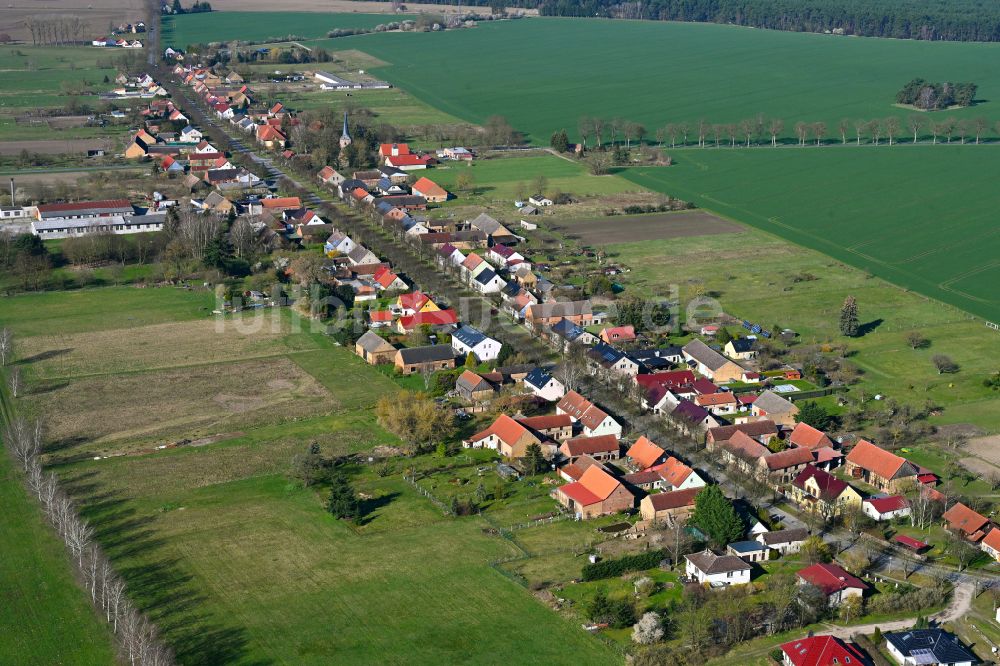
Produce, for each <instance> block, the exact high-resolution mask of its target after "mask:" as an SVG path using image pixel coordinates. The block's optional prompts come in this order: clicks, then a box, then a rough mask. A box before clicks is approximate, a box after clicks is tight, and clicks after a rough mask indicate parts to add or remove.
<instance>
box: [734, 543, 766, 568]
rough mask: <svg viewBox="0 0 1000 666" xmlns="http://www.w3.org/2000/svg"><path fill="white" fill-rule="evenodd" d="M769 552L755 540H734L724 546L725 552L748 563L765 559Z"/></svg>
mask: <svg viewBox="0 0 1000 666" xmlns="http://www.w3.org/2000/svg"><path fill="white" fill-rule="evenodd" d="M769 553H770V551H769V550H768V549H767V548H765V547H764V546H763V545H761V544H760V543H758V542H756V541H734V542H733V543H731V544H729V545H728V546H726V554H728V555H735V556H736V557H738V558H740V559H741V560H743V561H744V562H747V563H749V564H753V563H754V562H765V561H767V558H768V554H769Z"/></svg>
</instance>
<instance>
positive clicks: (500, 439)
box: [462, 414, 555, 458]
mask: <svg viewBox="0 0 1000 666" xmlns="http://www.w3.org/2000/svg"><path fill="white" fill-rule="evenodd" d="M542 443H543V442H542V440H541V439H540V438H539V437H537V436H536V435H535V434H534V433H533V432H532V431H531V430H530V429H528V428H526V427H525V426H523V425H522V424H520V423H518V422H517V421H516V420H514V419H513V418H511V417H509V416H507V415H506V414H501V415H500V416H498V417H497V420H496V421H494V422H493V424H492V425H490V427H489V428H487V429H486V430H483V431H481V432H478V433H476V434H475V435H473V436H472V437H470V438H469V439H467V440H465V441H464V442H462V445H463V446H464V447H465V448H473V449H483V448H485V449H492V450H494V451H496V452H498V453H499V454H500V455H502V456H504V457H507V458H523V457H524V455H525V453H526V452H527V449H528V447H529V446H530V445H532V444H538V445H540V446H541V445H542ZM546 449H547V450H548V452H549V453H550V454H551V452H553V451H554V450H555V447H554V446H553V445H552V444H551V443H549V444H547V445H546V446H545V447H543V449H542V451H543V452H545V451H546Z"/></svg>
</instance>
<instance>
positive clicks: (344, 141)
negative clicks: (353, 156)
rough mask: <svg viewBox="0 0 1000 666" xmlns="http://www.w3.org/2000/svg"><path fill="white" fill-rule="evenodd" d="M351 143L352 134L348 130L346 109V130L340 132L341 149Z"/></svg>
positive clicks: (345, 112)
mask: <svg viewBox="0 0 1000 666" xmlns="http://www.w3.org/2000/svg"><path fill="white" fill-rule="evenodd" d="M349 145H351V135H350V133H349V132H348V131H347V111H344V131H343V132H341V133H340V149H341V150H343V149H344V148H347V147H348V146H349Z"/></svg>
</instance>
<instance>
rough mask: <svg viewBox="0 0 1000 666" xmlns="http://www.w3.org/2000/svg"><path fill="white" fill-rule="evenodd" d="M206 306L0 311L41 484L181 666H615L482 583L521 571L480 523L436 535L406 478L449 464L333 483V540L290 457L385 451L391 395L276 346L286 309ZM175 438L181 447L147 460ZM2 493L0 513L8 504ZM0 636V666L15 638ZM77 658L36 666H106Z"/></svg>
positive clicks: (596, 646)
mask: <svg viewBox="0 0 1000 666" xmlns="http://www.w3.org/2000/svg"><path fill="white" fill-rule="evenodd" d="M212 303H213V301H212V298H211V295H210V294H209V293H208V292H204V291H201V292H198V291H188V290H182V289H130V288H107V289H91V290H83V291H77V292H53V293H44V294H30V295H25V296H18V297H15V298H8V299H3V300H2V301H0V321H3V323H4V325H6V326H10V327H12V328H13V329H14V331H15V335H17V336H18V340H19V349H20V350H21V354H22V357H23V360H22V361H21V362H22V364H23V366H24V368H25V370H26V371H27V375H28V376H29V378H31V383H30V385H31V388H30V389H29V394H28V400H31V401H32V406H33V408H34V409H35V411H40V412H42V413H45V414H47V415H49V416H50V417H51V418H49V420H48V424H49V430H48V432H49V433H50V435H58V436H60V437H62V439H61V440H60V441H61V442H62V443H63V446H62V447H61V448H57V449H54V450H53V451H52V452H51V453H50V454H49V455H48V457H47V460H48V464H49V465H50V466H51V467H52V468H53V469H55V470H56V471H57V472H58V473H59V474H60V475H61V476H63V477H64V478H65V479H66V480H67V481H69V482H70V483H71V484H72V487H73V488H74V489H75V492H76V494H77V496H78V499H79V500H80V501H81V503H82V505H83V506H84V507H85V508H84V511H85V516H86V518H87V519H88V520H89V521H91V523H92V524H93V525H94V526H95V528H96V530H97V534H98V538H99V539H100V540H101V542H102V543H103V544H104V546H105V548H106V550H107V552H108V553H109V555H110V556H111V557H112V559H113V560H114V561H115V563H116V566H117V568H118V569H119V571H120V572H121V573H122V575H123V576H124V577H125V578H126V580H127V581H128V582H129V586H130V589H131V591H132V594H133V595H134V596H135V598H136V599H137V600H138V601H139V603H140V605H141V606H142V607H143V608H144V609H146V610H147V611H148V612H149V613H150V615H151V616H152V617H153V618H154V620H155V621H156V622H157V624H158V626H159V627H160V629H161V630H162V632H163V634H164V636H165V637H166V639H167V640H168V642H169V643H170V644H171V645H172V646H173V647H174V648H175V650H176V652H177V655H178V660H179V662H180V663H182V664H205V663H227V664H261V663H278V662H282V663H283V662H294V663H297V664H311V663H316V664H320V663H330V662H331V661H335V662H337V663H374V662H379V663H414V664H422V663H427V664H432V663H433V664H440V663H457V662H462V663H484V664H485V663H496V660H497V655H502V654H506V653H509V650H510V649H511V645H514V644H516V645H517V646H518V653H519V655H521V661H523V662H525V663H555V664H558V663H574V664H576V663H583V664H608V663H615V662H616V661H618V658H617V654H616V653H615V652H613V651H612V650H611V649H610V648H608V647H606V646H604V645H603V644H602V643H601V642H599V641H598V640H596V639H594V638H593V637H591V636H589V635H588V634H587V633H585V632H583V631H582V630H580V628H579V626H578V625H576V624H575V623H574V622H571V621H569V620H568V619H566V618H564V617H561V616H560V615H558V614H556V613H553V612H552V611H551V610H550V609H549V608H547V607H546V606H545V605H544V604H541V603H539V602H538V601H537V600H536V599H534V598H533V597H532V596H531V594H530V593H529V592H528V591H527V590H525V589H523V588H522V587H520V586H518V585H517V584H516V583H514V582H512V581H511V580H510V579H509V576H508V574H505V573H504V572H502V571H501V570H500V569H499V568H494V567H492V566H491V565H490V563H491V562H493V561H496V560H501V559H509V558H511V557H516V556H519V555H521V551H520V550H518V548H517V546H516V545H514V544H513V543H512V542H511V541H508V540H506V539H502V538H500V537H498V536H491V535H488V534H486V530H487V528H489V527H490V523H489V522H487V518H484V517H478V516H477V517H469V518H461V519H456V518H450V517H447V516H445V515H443V514H442V512H441V511H440V510H439V509H437V508H435V507H434V505H433V504H432V503H431V502H430V501H429V500H427V499H426V498H424V497H422V496H420V495H419V494H418V493H417V492H416V491H415V490H414V489H413V488H412V486H410V485H409V484H408V483H406V482H405V481H403V479H402V477H401V472H402V470H403V469H404V468H405V466H406V465H409V464H421V465H430V464H433V465H437V466H441V465H442V464H443V463H444V462H446V461H441V460H438V459H436V458H433V457H432V456H424V457H423V458H421V459H419V462H417V460H418V459H407V460H395V461H393V466H394V468H393V470H392V472H391V473H390V474H389V475H388V476H380V475H379V474H377V473H376V471H375V470H374V469H372V468H371V467H369V466H367V465H353V466H351V468H350V470H351V474H352V477H353V480H354V482H355V484H356V487H357V488H358V489H359V490H360V491H361V492H362V493H364V495H363V497H364V498H365V500H364V501H365V506H366V508H367V511H368V513H367V516H366V519H365V520H364V521H363V522H362V524H360V525H358V526H350V525H347V524H345V523H343V522H341V521H336V520H334V519H333V518H332V517H331V516H330V515H329V514H328V513H327V512H326V511H325V510H324V507H323V500H324V495H323V492H322V490H315V489H307V488H303V487H302V485H301V483H298V482H295V481H293V480H291V479H290V478H289V477H288V475H287V473H288V471H289V470H290V468H291V461H292V457H293V456H294V455H295V454H297V453H301V452H303V451H304V450H305V449H306V447H308V445H309V444H310V443H313V442H315V443H317V444H319V445H320V447H321V449H322V451H323V453H324V454H325V455H327V456H331V455H344V454H350V453H357V452H367V451H370V450H372V448H373V447H375V446H380V445H381V446H386V445H387V446H394V445H398V440H397V439H395V438H394V437H393V436H392V435H390V434H388V433H386V432H385V431H384V430H382V429H381V428H380V427H379V426H378V425H377V423H376V422H375V418H374V415H373V403H374V401H375V400H376V399H377V398H378V397H380V396H381V395H384V394H385V393H387V392H392V391H395V390H397V386H396V384H395V382H394V381H393V380H392V379H390V378H389V377H387V376H385V375H384V374H383V373H381V372H379V371H378V370H376V369H374V368H372V367H370V366H368V365H366V364H365V363H363V362H362V361H361V360H360V359H358V358H356V357H355V356H354V355H353V354H352V353H350V352H349V351H348V350H346V349H343V348H341V347H336V346H334V345H333V344H332V343H331V342H330V341H329V339H328V338H326V336H324V335H322V334H318V333H314V332H310V331H309V330H308V328H307V330H303V331H296V330H295V329H294V328H291V327H290V326H291V325H293V324H294V322H295V319H294V318H293V317H292V316H291V314H290V313H289V312H288V311H273V312H275V313H276V314H277V315H278V319H277V320H276V321H278V322H279V323H281V326H278V327H273V326H271V325H270V324H268V325H267V326H265V327H264V328H263V329H261V330H258V331H256V332H253V333H250V332H246V333H244V332H241V331H242V330H243V329H242V328H240V327H245V326H246V325H247V324H248V322H247V321H246V320H244V321H242V322H236V321H228V322H227V325H226V327H224V330H221V331H220V330H219V329H218V328H217V327H216V326H215V323H214V321H213V320H206V319H205V317H204V315H205V312H206V308H211V307H212ZM265 321H267V320H265ZM307 324H308V323H307V322H305V323H303V325H304V326H307ZM136 340H141V341H142V345H141V346H140V347H136V346H135V341H136ZM47 352H48V353H47ZM41 382H45V383H44V384H43V383H41ZM42 387H44V389H43V390H38V391H37V392H35V393H32V391H34V390H36V389H39V388H42ZM149 405H155V406H156V409H155V410H151V409H149ZM108 408H111V409H112V410H113V412H114V415H113V416H112V415H110V414H109V413H108V412H107V411H106V410H107V409H108ZM165 415H169V416H165ZM180 437H187V438H189V439H191V440H195V442H196V445H193V446H182V447H178V448H174V449H168V450H164V451H156V450H154V449H153V448H152V447H151V446H150V444H151V443H160V442H170V441H177V439H178V438H180ZM122 453H126V454H127V455H119V454H122ZM95 454H100V455H102V456H110V457H105V458H103V459H100V460H94V459H93V457H94V455H95ZM451 460H453V459H451ZM471 469H472V470H473V472H474V469H475V468H474V467H473V468H471ZM2 472H3V469H2V468H0V473H2ZM448 474H449V473H448V472H443V473H442V474H441V475H440V476H439V477H436V478H440V479H441V480H442V482H443V481H444V480H445V479H447V478H450V477H449V476H448ZM2 483H4V484H7V485H0V495H3V492H4V491H5V490H6V489H7V488H8V487H10V488H13V489H17V488H16V487H15V486H13V485H12V484H10V483H8V482H7V481H5V480H3V481H2ZM521 492H524V493H527V495H528V497H527V499H526V500H524V501H521V500H520V499H519V498H520V495H518V494H517V493H521ZM546 493H547V489H546V488H545V487H542V486H540V485H538V486H535V487H532V488H531V489H530V490H529V489H528V488H527V486H524V485H523V484H519V485H518V490H516V491H515V495H514V497H515V499H511V500H508V501H507V503H505V504H504V505H503V506H502V507H500V508H498V510H497V513H496V516H497V517H498V518H499V519H500V520H511V521H512V520H515V519H518V520H523V519H524V515H525V512H527V513H528V514H529V515H536V514H537V513H539V512H541V511H544V510H551V507H552V505H553V501H552V500H551V499H550V498H548V497H547V496H546ZM515 503H516V505H515ZM4 506H7V504H6V503H5V505H4ZM8 518H10V517H8ZM541 529H544V528H541ZM13 533H14V534H20V533H19V532H17V531H14V532H13ZM581 535H582V533H581ZM25 541H26V542H27V543H29V544H30V543H32V541H31V540H30V539H26V540H25ZM18 544H20V541H18ZM18 544H15V545H18ZM27 552H29V549H26V551H25V555H26V554H27ZM56 552H57V554H58V550H57V551H56ZM8 553H12V554H14V555H15V556H16V557H20V555H18V554H17V553H15V552H14V550H13V549H12V548H11V544H7V545H4V546H0V562H3V563H4V564H6V563H7V562H8V561H14V562H18V561H20V560H18V559H16V558H15V559H13V560H11V559H10V558H8V557H7V554H8ZM22 566H26V565H22ZM578 566H579V564H578V563H577V564H575V565H574V566H573V567H572V569H571V570H569V571H567V572H566V575H574V574H575V572H576V570H577V568H578ZM43 575H47V574H44V572H43ZM4 576H5V567H4V566H3V565H2V564H0V580H4ZM14 608H15V609H18V611H19V612H27V611H25V610H22V609H21V607H20V606H18V605H17V604H15V606H14ZM59 610H61V612H62V613H63V614H62V615H60V617H66V616H67V615H66V610H65V607H64V608H62V609H59ZM84 610H86V608H85V607H84ZM53 615H54V616H55V615H56V612H55V611H53ZM3 617H5V614H4V612H3V611H0V618H3ZM4 628H5V632H4V633H5V636H4V637H3V638H2V639H0V657H2V655H4V654H5V653H4V651H3V650H4V649H6V646H7V645H8V644H11V645H18V644H20V643H22V642H23V641H25V640H27V639H28V637H30V636H31V635H32V634H31V633H28V632H26V631H25V630H24V629H23V628H22V627H21V626H17V625H14V626H12V627H10V628H8V627H6V626H5V627H4ZM33 630H34V629H33ZM95 633H96V634H97V635H100V633H99V631H97V632H95ZM78 642H79V643H81V644H82V646H81V645H75V646H74V649H75V650H77V653H78V654H79V655H80V656H79V657H78V658H71V657H75V655H69V654H68V653H65V652H51V651H50V652H45V653H43V652H42V651H41V649H39V652H38V654H39V658H38V659H36V660H34V663H59V662H60V661H62V662H63V663H70V662H72V663H81V664H90V663H101V662H102V659H100V657H99V653H97V652H96V651H95V654H98V656H97V657H87V656H86V655H85V654H84V652H83V650H84V648H85V647H86V643H85V641H78ZM64 649H66V648H64ZM50 655H55V658H53V657H51V656H50ZM0 661H3V659H0ZM6 661H10V660H9V659H8V660H6ZM15 661H16V660H15ZM109 661H110V659H108V658H106V659H103V662H104V663H108V662H109ZM12 663H14V662H12Z"/></svg>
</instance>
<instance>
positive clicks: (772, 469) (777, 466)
mask: <svg viewBox="0 0 1000 666" xmlns="http://www.w3.org/2000/svg"><path fill="white" fill-rule="evenodd" d="M812 461H813V456H812V452H811V451H808V450H806V449H785V450H784V451H778V452H777V453H768V454H767V455H765V456H764V457H763V458H761V459H760V461H759V462H758V467H759V470H760V473H761V476H762V478H765V479H767V480H768V481H770V482H771V483H773V484H775V485H781V484H785V483H789V482H790V481H792V480H793V479H794V478H795V477H797V476H798V475H799V473H800V472H801V471H802V470H804V469H805V468H806V466H807V465H809V464H811V463H812Z"/></svg>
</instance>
